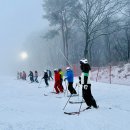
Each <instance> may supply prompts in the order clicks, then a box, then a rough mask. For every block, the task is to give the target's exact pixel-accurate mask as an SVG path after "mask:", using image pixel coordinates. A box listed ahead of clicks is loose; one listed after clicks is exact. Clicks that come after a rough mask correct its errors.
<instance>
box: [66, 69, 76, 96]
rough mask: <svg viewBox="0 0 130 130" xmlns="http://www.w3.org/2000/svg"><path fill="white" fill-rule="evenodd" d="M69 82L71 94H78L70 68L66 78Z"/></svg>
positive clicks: (67, 70)
mask: <svg viewBox="0 0 130 130" xmlns="http://www.w3.org/2000/svg"><path fill="white" fill-rule="evenodd" d="M66 79H67V81H68V90H69V92H70V93H71V94H77V92H76V90H75V89H74V88H73V82H74V74H73V71H72V70H71V69H70V67H67V68H66V78H65V79H64V81H65V80H66Z"/></svg>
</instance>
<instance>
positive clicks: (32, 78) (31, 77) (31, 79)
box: [28, 71, 34, 83]
mask: <svg viewBox="0 0 130 130" xmlns="http://www.w3.org/2000/svg"><path fill="white" fill-rule="evenodd" d="M28 77H30V81H31V83H33V82H34V76H33V72H32V71H30V72H29V75H28Z"/></svg>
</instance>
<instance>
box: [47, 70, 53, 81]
mask: <svg viewBox="0 0 130 130" xmlns="http://www.w3.org/2000/svg"><path fill="white" fill-rule="evenodd" d="M47 72H48V76H49V77H48V78H49V80H51V79H52V80H53V78H52V72H51V71H50V70H47Z"/></svg>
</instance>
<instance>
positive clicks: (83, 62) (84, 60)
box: [80, 58, 88, 64]
mask: <svg viewBox="0 0 130 130" xmlns="http://www.w3.org/2000/svg"><path fill="white" fill-rule="evenodd" d="M87 63H88V60H87V59H85V58H84V59H81V60H80V64H87Z"/></svg>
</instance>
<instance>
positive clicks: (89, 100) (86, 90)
mask: <svg viewBox="0 0 130 130" xmlns="http://www.w3.org/2000/svg"><path fill="white" fill-rule="evenodd" d="M80 68H81V70H82V73H81V77H79V83H80V84H81V85H82V96H83V98H84V100H85V102H86V104H87V106H88V108H91V106H93V107H94V108H98V106H97V104H96V101H95V99H94V97H93V96H92V94H91V83H90V70H91V68H90V65H89V64H88V61H87V59H82V60H80Z"/></svg>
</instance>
